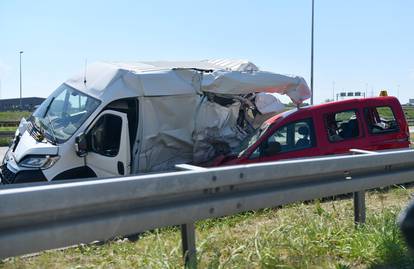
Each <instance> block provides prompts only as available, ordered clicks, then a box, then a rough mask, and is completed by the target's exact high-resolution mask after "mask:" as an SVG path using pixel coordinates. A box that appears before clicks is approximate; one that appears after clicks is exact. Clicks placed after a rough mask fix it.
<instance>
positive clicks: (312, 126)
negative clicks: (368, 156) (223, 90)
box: [211, 97, 410, 166]
mask: <svg viewBox="0 0 414 269" xmlns="http://www.w3.org/2000/svg"><path fill="white" fill-rule="evenodd" d="M409 145H410V133H409V128H408V124H407V121H406V119H405V116H404V112H403V110H402V108H401V105H400V103H399V101H398V99H397V98H395V97H376V98H364V99H352V100H345V101H337V102H331V103H325V104H321V105H316V106H309V107H303V108H300V109H294V110H290V111H286V112H283V113H281V114H278V115H276V116H274V117H272V118H270V119H269V120H267V121H266V122H265V123H264V124H263V125H262V126H261V127H260V128H259V129H258V130H257V131H256V132H255V133H253V134H252V135H251V136H249V137H248V138H246V139H245V140H244V141H243V142H242V143H241V145H240V148H239V149H238V150H237V151H236V153H232V154H229V155H227V156H219V157H218V158H216V159H215V160H214V161H213V163H212V165H211V166H222V165H235V164H247V163H256V162H269V161H277V160H282V159H291V158H303V157H310V156H321V155H330V154H343V153H349V150H350V149H352V148H355V149H364V150H384V149H396V148H407V147H409Z"/></svg>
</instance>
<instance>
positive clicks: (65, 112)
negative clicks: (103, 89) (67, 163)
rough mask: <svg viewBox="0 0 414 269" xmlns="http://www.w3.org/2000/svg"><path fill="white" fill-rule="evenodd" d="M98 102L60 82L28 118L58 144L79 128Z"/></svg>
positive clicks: (48, 138)
mask: <svg viewBox="0 0 414 269" xmlns="http://www.w3.org/2000/svg"><path fill="white" fill-rule="evenodd" d="M99 104H100V101H99V100H97V99H95V98H92V97H90V96H88V95H86V94H84V93H81V92H79V91H77V90H75V89H73V88H71V87H69V86H68V85H66V84H62V85H61V86H60V87H59V88H57V89H56V90H55V91H54V92H53V93H52V94H51V95H50V96H49V97H48V98H47V99H46V100H45V101H44V102H43V103H42V104H41V105H40V106H39V107H38V108H37V109H36V111H35V112H33V115H32V116H31V117H30V119H29V120H30V122H31V123H32V125H33V127H34V128H36V129H37V131H38V132H40V133H41V134H42V135H43V136H44V137H45V138H46V139H47V140H49V141H50V142H52V143H55V144H56V143H58V144H60V143H63V142H65V141H66V140H68V139H69V138H70V137H71V136H72V135H73V134H74V133H75V132H76V130H78V129H79V127H80V126H81V125H82V123H84V122H85V120H86V119H87V118H88V117H89V116H90V115H91V114H92V112H94V111H95V109H96V108H97V107H98V106H99Z"/></svg>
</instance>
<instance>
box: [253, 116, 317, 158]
mask: <svg viewBox="0 0 414 269" xmlns="http://www.w3.org/2000/svg"><path fill="white" fill-rule="evenodd" d="M314 134H315V131H314V127H313V122H312V120H311V119H306V120H301V121H297V122H293V123H289V124H286V125H284V126H282V127H280V128H279V129H277V130H276V131H275V132H274V133H273V134H272V135H271V136H269V137H268V139H267V140H265V141H263V142H262V143H261V144H260V145H259V147H257V149H256V150H255V151H254V152H253V153H252V155H251V156H250V158H251V159H252V158H257V157H266V156H272V155H276V154H278V153H283V152H289V151H296V150H301V149H306V148H311V147H314V146H315V145H316V143H315V135H314Z"/></svg>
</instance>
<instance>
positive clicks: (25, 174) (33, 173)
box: [0, 163, 47, 184]
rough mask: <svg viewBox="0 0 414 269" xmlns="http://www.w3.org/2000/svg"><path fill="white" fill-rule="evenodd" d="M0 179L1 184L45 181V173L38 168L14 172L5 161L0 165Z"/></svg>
mask: <svg viewBox="0 0 414 269" xmlns="http://www.w3.org/2000/svg"><path fill="white" fill-rule="evenodd" d="M0 179H1V184H14V183H29V182H39V181H47V179H46V177H45V175H44V174H43V172H42V170H40V169H35V170H22V171H16V172H14V171H12V170H11V169H9V168H8V167H7V163H3V164H2V165H1V166H0Z"/></svg>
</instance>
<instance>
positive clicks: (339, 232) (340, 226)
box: [0, 188, 414, 268]
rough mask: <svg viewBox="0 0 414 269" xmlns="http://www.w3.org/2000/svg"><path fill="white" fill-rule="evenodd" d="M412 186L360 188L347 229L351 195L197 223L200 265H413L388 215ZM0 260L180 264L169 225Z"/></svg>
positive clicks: (15, 263) (16, 263) (32, 264)
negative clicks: (360, 219) (363, 218)
mask: <svg viewBox="0 0 414 269" xmlns="http://www.w3.org/2000/svg"><path fill="white" fill-rule="evenodd" d="M413 192H414V190H413V189H412V188H410V189H404V188H396V189H392V190H391V191H389V192H378V191H376V192H371V193H369V194H367V223H366V224H365V225H363V226H361V227H360V228H358V229H355V227H354V223H353V206H352V201H351V200H349V199H347V200H336V201H328V202H324V203H321V202H318V201H316V202H314V203H308V204H294V205H289V206H286V207H283V208H279V209H267V210H261V211H258V212H247V213H244V214H239V215H236V216H232V217H226V218H219V219H212V220H207V221H201V222H198V223H197V251H198V264H199V267H200V268H413V264H414V258H413V257H411V256H410V254H409V253H408V250H407V247H406V245H405V243H404V242H403V240H402V238H401V236H400V232H399V230H398V227H397V225H396V223H395V219H396V216H397V215H398V213H399V212H400V210H401V208H402V207H404V206H405V205H406V203H407V202H408V200H409V198H410V195H411V193H413ZM0 267H1V268H137V267H139V268H141V267H144V268H181V267H182V261H181V242H180V233H179V230H178V229H176V228H165V229H157V230H155V231H152V232H147V233H144V234H143V235H142V236H141V238H140V239H139V240H138V241H136V242H129V241H128V240H114V241H111V242H109V243H106V244H103V245H82V246H79V247H75V248H71V249H66V250H55V251H47V252H43V253H41V254H40V255H38V256H35V257H17V258H11V259H8V260H5V261H3V262H2V263H1V265H0Z"/></svg>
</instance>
